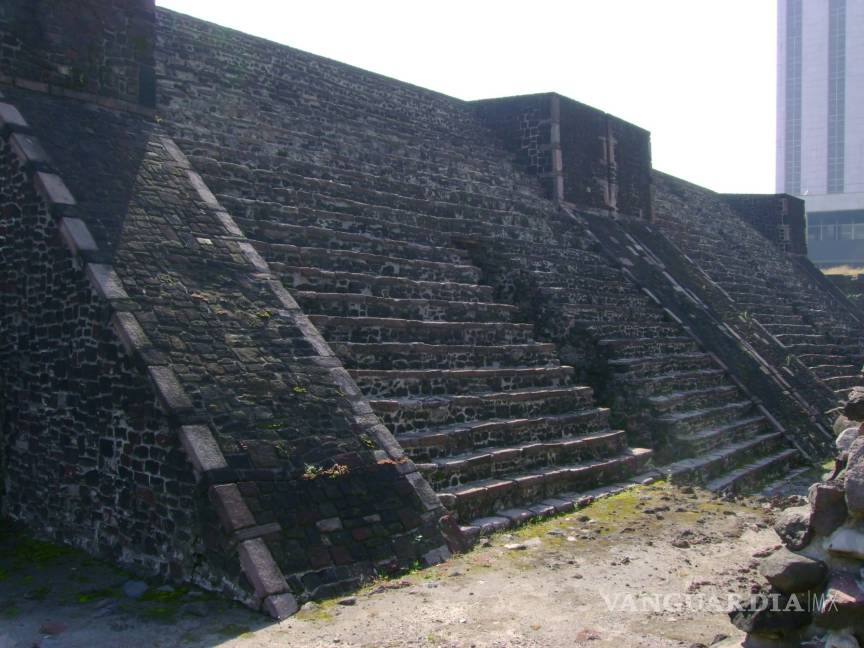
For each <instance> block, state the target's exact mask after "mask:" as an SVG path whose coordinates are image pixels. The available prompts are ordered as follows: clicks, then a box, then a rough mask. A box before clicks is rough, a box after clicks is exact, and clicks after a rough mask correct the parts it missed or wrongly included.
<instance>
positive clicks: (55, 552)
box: [11, 536, 74, 569]
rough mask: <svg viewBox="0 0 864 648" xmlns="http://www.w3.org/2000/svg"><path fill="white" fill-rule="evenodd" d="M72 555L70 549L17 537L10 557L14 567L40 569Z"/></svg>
mask: <svg viewBox="0 0 864 648" xmlns="http://www.w3.org/2000/svg"><path fill="white" fill-rule="evenodd" d="M72 553H74V550H73V549H72V548H71V547H66V546H63V545H58V544H54V543H52V542H45V541H43V540H35V539H33V538H28V537H26V536H18V538H17V539H16V541H15V543H14V545H13V547H12V551H11V556H12V561H13V563H14V564H16V565H21V566H24V565H33V566H35V567H37V568H40V569H41V568H43V567H46V566H48V565H52V564H54V563H56V562H57V561H59V560H60V559H61V558H66V557H68V556H69V555H70V554H72Z"/></svg>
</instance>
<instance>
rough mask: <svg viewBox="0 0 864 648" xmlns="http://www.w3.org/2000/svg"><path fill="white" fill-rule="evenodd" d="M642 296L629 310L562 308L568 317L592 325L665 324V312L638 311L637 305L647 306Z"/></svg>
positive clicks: (606, 306)
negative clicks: (635, 307)
mask: <svg viewBox="0 0 864 648" xmlns="http://www.w3.org/2000/svg"><path fill="white" fill-rule="evenodd" d="M644 299H645V298H644V297H642V296H641V295H638V296H634V298H633V301H634V302H636V304H630V305H629V306H628V307H627V308H622V307H621V304H569V303H568V304H562V305H561V306H560V308H561V310H562V312H563V313H564V315H565V316H567V317H572V318H573V319H575V320H577V321H580V322H586V323H587V322H590V323H630V324H633V323H638V324H639V325H641V326H645V325H647V324H649V323H652V324H654V323H660V322H663V321H664V320H665V319H666V317H665V316H664V314H663V311H660V310H659V309H653V308H648V307H646V308H640V309H638V310H636V309H634V308H633V307H634V306H636V305H639V306H647V304H644V302H643V300H644Z"/></svg>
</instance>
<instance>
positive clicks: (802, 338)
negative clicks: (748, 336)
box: [774, 328, 826, 346]
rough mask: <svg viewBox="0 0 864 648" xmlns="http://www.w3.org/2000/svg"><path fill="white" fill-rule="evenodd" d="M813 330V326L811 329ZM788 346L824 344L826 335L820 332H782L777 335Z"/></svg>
mask: <svg viewBox="0 0 864 648" xmlns="http://www.w3.org/2000/svg"><path fill="white" fill-rule="evenodd" d="M810 330H811V331H812V330H813V329H812V328H811V329H810ZM774 337H776V338H777V339H778V340H780V341H781V342H782V343H783V344H784V345H786V346H795V345H814V344H817V345H818V344H824V343H825V342H826V339H825V336H824V335H821V334H819V333H781V334H779V335H775V336H774Z"/></svg>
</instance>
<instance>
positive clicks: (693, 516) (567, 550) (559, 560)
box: [0, 482, 806, 648]
mask: <svg viewBox="0 0 864 648" xmlns="http://www.w3.org/2000/svg"><path fill="white" fill-rule="evenodd" d="M804 488H806V483H805V482H802V483H801V484H799V485H797V486H796V487H794V488H793V487H786V488H784V491H785V493H786V494H791V492H792V491H793V490H794V491H797V492H798V493H800V492H801V491H802V490H803V489H804ZM773 514H774V511H772V509H771V508H770V506H768V505H766V504H764V502H763V501H760V500H758V499H744V500H739V501H737V502H732V503H730V502H724V501H721V500H718V499H714V498H712V497H711V496H710V495H709V494H708V493H705V492H701V491H698V490H696V491H692V490H691V489H683V490H681V489H677V488H675V487H672V486H669V485H667V484H665V483H664V482H658V483H656V484H653V485H650V486H640V487H638V488H634V489H631V490H628V491H626V492H623V493H619V494H617V495H614V496H612V497H608V498H605V499H600V500H598V501H596V502H595V503H594V504H592V505H590V506H588V507H586V508H584V509H582V510H580V511H578V512H575V513H572V514H567V515H563V516H559V517H556V518H552V519H549V520H546V521H544V522H541V523H537V524H532V525H529V526H526V527H523V528H521V529H519V530H518V531H516V532H514V533H502V534H498V535H495V536H492V537H491V538H489V539H488V540H484V541H483V542H481V545H480V546H478V547H477V548H476V549H475V550H473V551H471V552H470V553H468V554H465V555H461V556H458V557H455V558H454V559H453V560H451V561H449V562H448V563H446V564H444V565H439V566H437V567H434V568H430V569H426V570H420V571H417V572H414V573H410V574H406V575H405V576H403V577H402V578H397V579H394V580H387V581H380V582H376V583H373V584H371V585H370V586H368V587H366V588H365V589H363V590H362V591H360V592H357V593H355V594H354V595H353V596H350V597H347V598H342V599H334V600H329V601H322V602H319V603H309V604H307V605H306V606H305V607H304V609H302V610H301V612H300V613H299V614H297V615H296V616H295V617H293V618H290V619H288V620H286V621H283V622H282V623H274V622H272V621H270V620H268V619H266V618H264V617H263V616H261V615H259V614H256V613H254V612H250V611H248V610H246V609H243V608H240V607H238V606H236V605H233V604H230V603H227V602H224V601H221V600H218V599H217V598H215V597H212V596H211V595H208V594H205V593H203V592H199V591H195V590H192V591H189V590H186V589H182V588H180V589H172V588H170V587H168V586H164V585H162V586H161V587H160V584H159V583H149V587H150V589H149V590H148V591H147V592H146V593H145V594H144V595H143V596H141V597H140V598H137V599H136V598H130V597H129V596H126V595H125V594H124V591H123V586H124V584H126V583H128V581H129V580H130V579H132V577H131V576H130V575H129V574H126V573H124V572H122V571H120V570H118V569H116V568H114V567H111V566H110V565H106V564H104V563H100V562H97V561H94V560H92V559H89V558H87V557H86V556H83V555H81V554H79V553H77V552H74V551H70V550H67V549H64V548H60V547H56V546H54V545H49V544H45V543H40V542H38V541H34V540H32V539H29V538H27V537H26V536H23V535H20V534H16V533H14V532H12V531H11V530H9V529H7V531H6V533H5V534H4V535H3V536H2V537H0V648H13V647H14V648H33V647H39V648H50V647H56V648H97V647H98V648H126V647H135V648H137V647H153V648H156V647H159V648H169V647H175V646H176V647H184V648H186V647H190V648H191V647H201V648H203V647H213V646H224V647H225V648H253V647H256V648H257V647H259V646H260V647H265V646H302V647H307V646H308V647H325V646H326V647H331V646H338V647H340V648H341V647H344V648H354V647H358V648H359V647H372V646H376V647H377V646H393V647H396V646H430V647H458V648H463V647H464V648H468V647H476V648H485V647H493V646H495V647H502V648H503V647H507V648H511V647H544V648H545V647H552V646H590V647H591V648H613V647H614V648H631V647H632V648H637V647H642V648H649V647H650V648H667V647H668V648H672V647H675V648H679V647H684V648H690V647H691V646H694V645H697V646H698V645H699V644H704V645H706V646H710V645H711V644H712V643H714V642H715V641H718V640H720V639H722V638H723V637H724V635H726V636H729V637H732V638H736V637H737V636H738V634H737V631H736V630H735V629H734V627H733V626H732V625H731V624H729V622H728V620H727V616H726V614H725V613H724V610H725V609H727V596H728V595H730V594H743V593H745V592H747V591H749V588H750V586H751V584H753V583H756V582H758V581H759V579H758V576H757V574H756V572H755V569H754V567H755V564H756V561H755V559H754V554H756V553H758V552H760V551H761V550H763V549H766V548H770V547H772V546H775V545H776V544H777V543H778V539H777V536H776V535H775V534H774V532H773V530H771V528H770V522H771V519H772V516H773Z"/></svg>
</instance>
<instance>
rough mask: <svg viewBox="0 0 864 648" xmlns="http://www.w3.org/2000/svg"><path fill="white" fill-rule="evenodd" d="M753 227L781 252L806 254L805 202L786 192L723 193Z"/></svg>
mask: <svg viewBox="0 0 864 648" xmlns="http://www.w3.org/2000/svg"><path fill="white" fill-rule="evenodd" d="M723 199H724V200H725V201H726V202H727V203H729V204H730V205H731V206H732V207H733V208H734V209H735V211H736V212H738V214H739V215H740V216H741V218H743V219H744V220H745V221H746V222H748V223H749V224H750V225H751V226H753V229H755V230H756V231H757V232H759V233H760V234H762V236H764V237H765V238H767V239H768V240H769V241H772V242H773V243H774V244H775V245H776V246H777V247H778V248H780V249H781V250H783V251H784V252H791V253H793V254H805V255H806V254H807V225H806V223H805V220H804V201H803V200H801V199H800V198H795V197H793V196H787V195H779V194H778V195H757V194H724V195H723Z"/></svg>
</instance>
